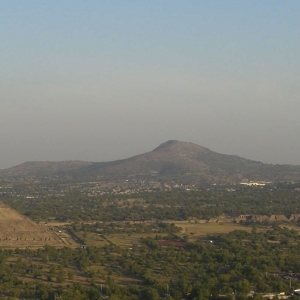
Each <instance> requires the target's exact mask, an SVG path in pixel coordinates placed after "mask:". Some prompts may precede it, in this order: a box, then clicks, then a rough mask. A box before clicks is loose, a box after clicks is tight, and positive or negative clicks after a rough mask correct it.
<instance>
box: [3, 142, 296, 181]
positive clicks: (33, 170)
mask: <svg viewBox="0 0 300 300" xmlns="http://www.w3.org/2000/svg"><path fill="white" fill-rule="evenodd" d="M0 175H2V177H3V176H26V175H27V176H47V175H57V176H58V175H59V176H68V177H70V178H72V179H74V180H82V181H84V180H87V181H90V180H93V181H95V180H114V179H125V178H133V177H134V178H153V179H155V178H156V179H157V180H178V181H181V182H182V183H184V182H186V183H213V182H218V183H222V182H224V183H225V182H240V181H241V180H266V181H280V180H300V166H292V165H271V164H263V163H261V162H258V161H253V160H249V159H245V158H242V157H239V156H236V155H225V154H220V153H216V152H213V151H211V150H209V149H207V148H205V147H202V146H198V145H196V144H193V143H188V142H180V141H175V140H172V141H168V142H165V143H163V144H161V145H160V146H158V147H157V148H155V149H154V150H153V151H150V152H147V153H144V154H140V155H137V156H133V157H130V158H128V159H122V160H117V161H112V162H80V161H75V162H74V161H70V162H31V163H25V164H22V165H19V166H16V167H13V168H10V169H6V170H2V172H1V173H0Z"/></svg>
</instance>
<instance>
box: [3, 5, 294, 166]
mask: <svg viewBox="0 0 300 300" xmlns="http://www.w3.org/2000/svg"><path fill="white" fill-rule="evenodd" d="M299 16H300V1H299V0H294V1H293V0H284V1H283V0H280V1H277V0H263V1H261V0H259V1H258V0H257V1H255V0H251V1H246V0H245V1H244V0H236V1H229V0H228V1H227V0H222V1H219V0H218V1H217V0H206V1H204V0H202V1H201V0H199V1H188V0H187V1H182V0H172V1H171V0H169V1H167V0H166V1H163V0H158V1H155V0H151V1H149V0H148V1H143V0H138V1H133V0H130V1H116V0H114V1H111V0H109V1H103V0H101V1H100V0H93V1H92V0H84V1H83V0H80V1H79V0H72V1H71V0H52V1H43V0H42V1H41V0H30V1H24V0H19V1H18V0H9V1H7V0H0V104H1V106H0V140H1V147H0V168H6V167H11V166H13V165H17V164H19V163H22V162H25V161H33V160H73V159H79V160H90V161H107V160H115V159H120V158H127V157H129V156H132V155H135V154H140V153H143V152H146V151H150V150H152V149H153V148H155V147H156V146H158V145H159V144H160V143H162V142H165V141H167V140H170V139H176V140H181V141H188V142H193V143H196V144H198V145H201V146H205V147H208V148H210V149H211V150H214V151H216V152H220V153H226V154H237V155H239V156H242V157H246V158H250V159H254V160H260V161H262V162H266V163H278V164H283V163H290V164H300V151H299V149H300V136H299V134H300V18H299Z"/></svg>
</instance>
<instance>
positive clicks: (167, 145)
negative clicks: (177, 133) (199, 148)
mask: <svg viewBox="0 0 300 300" xmlns="http://www.w3.org/2000/svg"><path fill="white" fill-rule="evenodd" d="M180 143H184V142H180V141H177V140H169V141H166V142H164V143H162V144H160V145H159V146H158V147H156V148H155V149H154V150H153V151H156V150H161V149H166V148H169V147H171V146H173V145H176V144H180Z"/></svg>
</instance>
